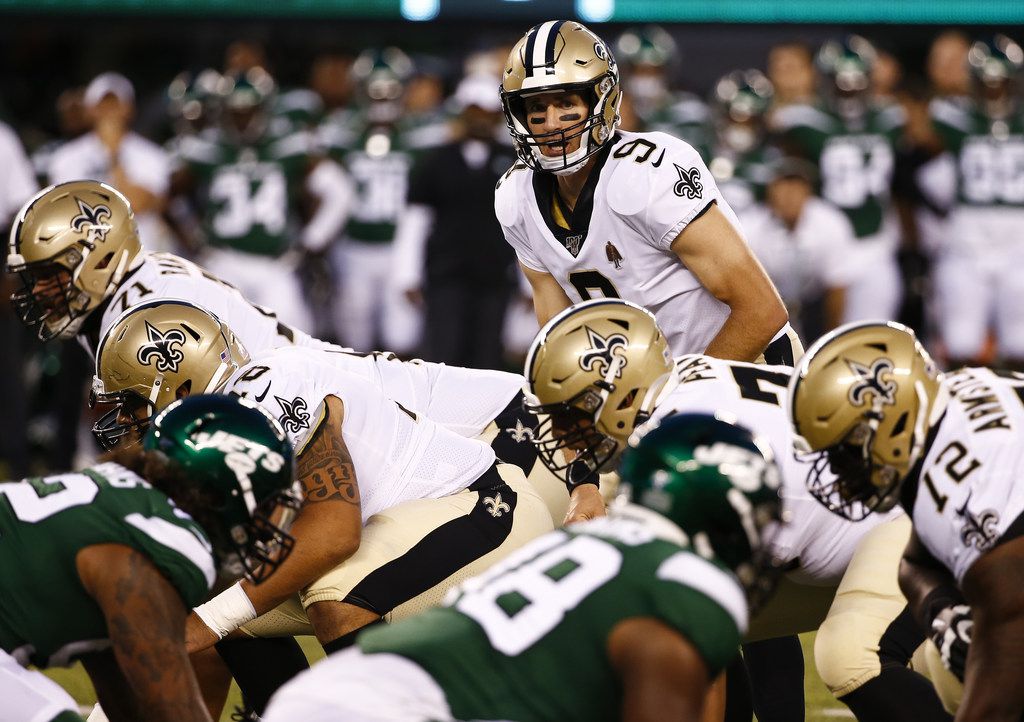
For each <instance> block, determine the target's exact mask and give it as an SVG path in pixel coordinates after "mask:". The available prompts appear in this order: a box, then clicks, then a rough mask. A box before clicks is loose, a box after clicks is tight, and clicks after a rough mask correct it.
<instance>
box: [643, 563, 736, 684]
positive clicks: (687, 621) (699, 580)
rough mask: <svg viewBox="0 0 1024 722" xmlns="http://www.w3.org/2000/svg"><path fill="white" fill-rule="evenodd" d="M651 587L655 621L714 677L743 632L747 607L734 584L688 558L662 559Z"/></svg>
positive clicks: (733, 652)
mask: <svg viewBox="0 0 1024 722" xmlns="http://www.w3.org/2000/svg"><path fill="white" fill-rule="evenodd" d="M655 576H656V577H657V578H658V579H659V580H660V583H659V584H657V585H655V586H654V587H653V591H652V594H653V596H654V600H653V601H654V606H655V609H656V610H657V611H658V617H659V618H661V619H663V620H664V621H665V622H666V623H667V624H669V625H670V626H671V627H673V628H675V629H676V630H678V631H679V633H680V634H682V635H683V636H684V637H686V639H688V640H689V641H690V643H691V644H693V646H694V648H696V650H697V653H698V654H700V656H701V658H702V659H703V660H704V662H705V664H707V666H708V672H709V674H710V676H712V677H714V676H716V675H717V674H718V673H719V672H720V671H722V670H723V669H725V667H726V666H727V665H728V664H729V662H731V661H732V659H733V658H734V657H735V656H736V654H737V652H738V651H739V645H740V641H741V639H742V637H743V635H744V634H745V633H746V628H747V615H748V611H747V602H746V599H745V598H744V596H743V591H742V589H741V588H740V586H739V583H738V582H736V580H735V579H734V578H733V577H732V576H731V575H730V574H729V573H728V572H726V571H724V570H723V569H721V568H720V567H718V566H716V565H714V564H712V563H711V562H709V561H706V560H704V559H702V558H700V557H698V556H697V555H696V554H693V553H692V552H686V551H682V552H678V553H676V554H673V555H672V556H670V557H668V558H667V559H665V561H664V562H662V563H661V565H660V566H659V567H658V570H657V572H656V573H655Z"/></svg>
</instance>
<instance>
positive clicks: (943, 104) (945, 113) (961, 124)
mask: <svg viewBox="0 0 1024 722" xmlns="http://www.w3.org/2000/svg"><path fill="white" fill-rule="evenodd" d="M928 112H929V114H930V115H931V116H932V119H933V120H935V121H936V122H939V123H942V124H944V125H948V126H951V127H953V128H957V129H959V130H962V131H963V132H965V133H966V132H969V131H970V128H971V115H970V109H969V106H968V105H967V104H966V103H963V102H958V99H957V98H934V99H933V100H932V101H931V102H930V103H929V104H928Z"/></svg>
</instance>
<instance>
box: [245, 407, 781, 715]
mask: <svg viewBox="0 0 1024 722" xmlns="http://www.w3.org/2000/svg"><path fill="white" fill-rule="evenodd" d="M629 454H630V456H629V458H627V461H626V463H625V469H624V474H623V476H624V480H625V481H626V482H628V483H629V486H630V488H631V490H632V497H633V499H634V500H636V501H638V502H639V504H640V505H642V506H632V505H624V508H623V509H622V511H621V513H620V515H618V516H614V515H613V516H611V517H606V518H602V519H598V520H595V521H590V522H586V523H583V524H576V525H573V526H571V527H567V528H566V529H562V530H558V531H555V532H552V533H550V534H547V535H545V536H543V537H541V538H539V539H537V540H535V541H534V542H532V543H531V544H529V545H527V546H526V547H524V548H523V549H521V550H519V551H518V552H516V553H515V554H514V555H512V556H511V557H509V558H508V559H506V560H505V561H503V562H501V563H499V564H497V565H496V566H495V567H493V568H492V569H490V570H488V571H487V572H486V573H485V574H483V575H482V576H479V577H476V578H474V579H471V580H469V581H467V582H465V583H464V584H463V585H462V587H461V588H460V589H458V590H457V592H455V593H453V594H452V595H451V597H450V599H449V600H448V601H447V604H446V605H445V606H444V607H441V608H438V609H432V610H429V611H427V612H424V613H423V614H422V615H419V616H417V617H414V618H412V619H409V620H406V621H405V622H402V623H399V624H396V625H392V626H389V627H386V628H380V629H375V630H370V631H367V632H366V633H364V634H363V635H361V636H360V637H359V640H358V641H357V646H356V648H353V649H349V650H348V651H346V652H343V653H341V654H337V655H334V656H332V657H329V658H328V659H327V660H325V661H324V662H322V663H321V664H319V665H317V666H316V667H314V668H313V669H312V670H310V671H308V672H305V673H303V675H302V676H300V677H298V678H296V679H295V680H294V681H293V682H292V683H290V684H289V685H287V686H285V687H284V688H282V689H281V691H280V692H279V693H278V694H277V696H276V697H275V698H274V699H273V700H272V701H271V705H270V707H269V709H268V710H267V714H266V717H265V719H266V721H267V722H284V720H297V719H301V720H306V721H307V722H327V721H328V720H338V721H340V720H345V721H346V722H371V721H372V722H426V720H436V721H439V722H440V721H444V722H448V721H450V720H471V719H472V720H484V719H487V720H517V721H518V722H555V721H556V720H557V721H558V722H603V721H605V720H609V721H610V720H620V719H626V720H631V721H632V722H660V721H661V720H680V721H683V720H685V721H686V722H695V721H696V720H700V719H701V711H702V708H703V705H704V698H705V696H706V693H707V690H708V687H709V684H710V681H711V680H713V679H714V678H715V677H716V676H717V675H718V672H719V671H720V670H721V669H722V668H723V667H724V666H725V665H726V664H727V663H728V662H729V661H730V660H731V659H732V658H733V657H734V656H735V655H736V647H737V645H738V643H739V640H740V637H741V636H742V635H743V632H744V630H745V629H746V625H747V617H748V614H749V606H752V605H756V604H757V603H758V601H760V600H762V599H763V598H764V597H765V596H766V595H767V594H768V593H769V592H770V590H771V584H772V580H773V578H774V577H775V576H776V575H775V574H774V573H773V571H772V569H771V568H770V566H769V560H770V557H769V555H768V554H766V553H765V538H764V537H765V534H766V528H769V527H770V525H771V524H772V522H773V521H777V520H778V518H779V506H780V502H779V492H778V483H779V482H778V471H777V469H776V468H775V465H774V463H773V460H772V456H771V452H770V451H769V450H767V447H765V446H764V445H763V444H762V443H760V442H759V440H757V439H755V438H754V437H753V436H752V435H751V434H750V432H749V431H747V430H746V429H743V428H742V427H738V426H734V425H733V424H730V423H727V422H725V421H721V420H719V419H716V418H715V417H713V416H707V415H701V414H683V415H679V416H676V417H673V418H670V419H666V420H665V423H664V425H663V426H662V427H661V428H659V429H656V430H654V431H652V432H651V433H650V434H648V435H647V436H646V437H645V438H643V439H642V440H641V441H640V442H639V443H638V445H637V447H636V448H635V449H631V450H630V452H629ZM726 460H728V462H727V461H726ZM680 462H683V463H680ZM650 510H654V511H650ZM655 512H657V513H655ZM710 519H714V520H715V523H713V524H709V523H708V520H710Z"/></svg>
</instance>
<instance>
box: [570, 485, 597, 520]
mask: <svg viewBox="0 0 1024 722" xmlns="http://www.w3.org/2000/svg"><path fill="white" fill-rule="evenodd" d="M605 513H606V511H605V508H604V499H603V498H601V490H600V489H598V488H597V484H580V485H579V486H577V487H576V488H575V489H573V490H572V494H570V495H569V510H568V511H567V512H566V513H565V519H564V520H563V521H562V524H563V525H565V524H573V523H575V522H578V521H587V520H588V519H597V518H598V517H600V516H604V515H605Z"/></svg>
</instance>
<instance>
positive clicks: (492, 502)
mask: <svg viewBox="0 0 1024 722" xmlns="http://www.w3.org/2000/svg"><path fill="white" fill-rule="evenodd" d="M484 506H486V507H487V513H488V514H490V515H491V516H493V517H494V518H495V519H497V518H498V517H499V516H501V515H502V514H504V513H505V512H507V511H512V507H511V506H509V505H508V503H506V502H504V501H502V500H501V494H495V495H494V496H488V497H484Z"/></svg>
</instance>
